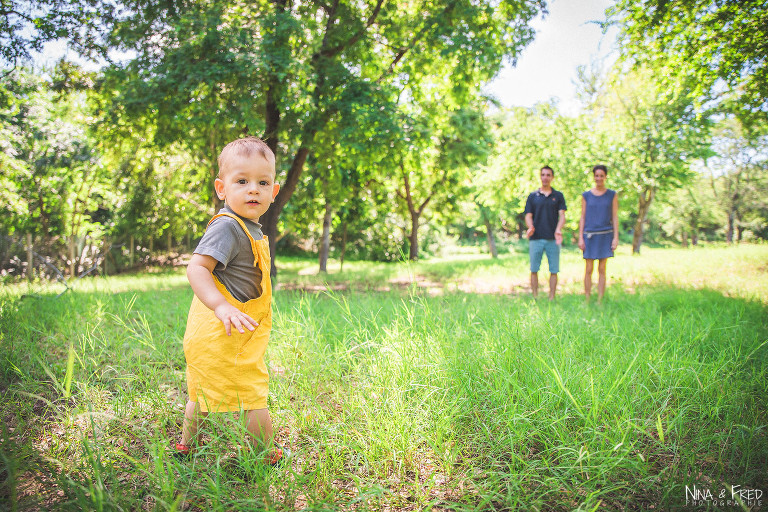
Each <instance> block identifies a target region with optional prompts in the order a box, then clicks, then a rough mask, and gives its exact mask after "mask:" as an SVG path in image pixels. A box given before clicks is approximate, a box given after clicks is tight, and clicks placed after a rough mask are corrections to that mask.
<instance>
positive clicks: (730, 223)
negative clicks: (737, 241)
mask: <svg viewBox="0 0 768 512" xmlns="http://www.w3.org/2000/svg"><path fill="white" fill-rule="evenodd" d="M734 216H735V215H734V213H733V210H730V211H729V212H728V229H727V230H726V232H725V241H726V242H728V244H729V245H730V244H732V243H733V224H734Z"/></svg>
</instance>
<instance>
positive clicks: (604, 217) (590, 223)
mask: <svg viewBox="0 0 768 512" xmlns="http://www.w3.org/2000/svg"><path fill="white" fill-rule="evenodd" d="M615 195H616V191H615V190H611V189H607V190H606V191H605V193H604V194H602V195H599V196H596V195H595V194H593V193H592V191H591V190H587V191H586V192H584V193H583V194H581V196H582V197H583V198H584V201H585V202H586V213H585V215H584V246H585V247H584V259H585V260H601V259H603V258H612V257H613V251H612V250H611V242H612V241H613V198H614V196H615Z"/></svg>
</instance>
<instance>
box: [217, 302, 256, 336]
mask: <svg viewBox="0 0 768 512" xmlns="http://www.w3.org/2000/svg"><path fill="white" fill-rule="evenodd" d="M213 313H214V314H215V315H216V318H218V319H219V320H221V323H223V324H224V329H225V330H226V331H227V336H232V326H233V325H234V326H235V328H236V329H237V330H238V331H240V334H243V333H244V332H245V330H243V327H246V328H247V329H248V330H249V331H253V330H254V329H256V327H258V326H259V323H258V322H257V321H256V320H254V319H253V318H251V317H250V316H248V315H246V314H245V313H243V312H242V311H240V310H239V309H237V308H236V307H235V306H233V305H232V304H230V303H228V302H227V303H224V304H221V305H220V306H216V309H214V310H213Z"/></svg>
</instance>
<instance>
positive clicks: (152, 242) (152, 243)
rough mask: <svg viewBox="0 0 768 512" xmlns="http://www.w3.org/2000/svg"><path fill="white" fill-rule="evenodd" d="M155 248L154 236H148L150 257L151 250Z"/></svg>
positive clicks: (150, 254)
mask: <svg viewBox="0 0 768 512" xmlns="http://www.w3.org/2000/svg"><path fill="white" fill-rule="evenodd" d="M154 250H155V237H153V236H151V237H149V257H150V259H151V258H152V251H154Z"/></svg>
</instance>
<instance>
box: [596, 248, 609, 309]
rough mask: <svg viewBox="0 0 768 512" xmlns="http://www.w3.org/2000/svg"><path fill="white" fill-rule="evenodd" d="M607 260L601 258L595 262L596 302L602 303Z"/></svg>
mask: <svg viewBox="0 0 768 512" xmlns="http://www.w3.org/2000/svg"><path fill="white" fill-rule="evenodd" d="M607 263H608V258H602V259H600V261H598V262H597V302H602V300H603V295H604V294H605V267H606V265H607Z"/></svg>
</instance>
